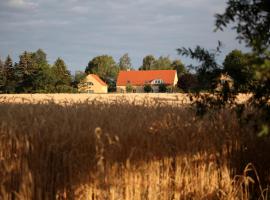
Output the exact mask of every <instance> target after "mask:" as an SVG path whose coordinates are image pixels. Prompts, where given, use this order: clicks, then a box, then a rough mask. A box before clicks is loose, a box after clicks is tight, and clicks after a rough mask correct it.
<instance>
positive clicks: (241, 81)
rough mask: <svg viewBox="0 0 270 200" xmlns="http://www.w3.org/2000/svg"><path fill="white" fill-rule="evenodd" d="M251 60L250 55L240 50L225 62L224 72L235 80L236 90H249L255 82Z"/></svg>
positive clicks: (234, 52) (231, 53) (235, 51)
mask: <svg viewBox="0 0 270 200" xmlns="http://www.w3.org/2000/svg"><path fill="white" fill-rule="evenodd" d="M250 60H251V57H250V55H249V54H244V53H242V52H241V51H240V50H233V51H232V52H230V53H229V54H228V55H227V56H226V58H225V60H224V63H223V66H224V71H225V72H227V73H228V74H229V75H230V76H231V77H232V78H233V79H234V86H235V88H236V89H239V90H247V89H248V87H249V85H250V84H251V83H252V81H253V77H254V70H253V68H252V66H251V64H250V62H251V61H250Z"/></svg>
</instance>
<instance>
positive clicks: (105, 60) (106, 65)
mask: <svg viewBox="0 0 270 200" xmlns="http://www.w3.org/2000/svg"><path fill="white" fill-rule="evenodd" d="M118 72H119V68H118V66H117V65H116V63H115V61H114V60H113V57H111V56H108V55H102V56H97V57H95V58H93V59H92V60H91V61H89V63H88V66H87V67H86V69H85V73H87V74H97V75H98V76H99V77H100V78H101V79H103V80H106V79H107V78H114V79H115V78H116V76H117V74H118Z"/></svg>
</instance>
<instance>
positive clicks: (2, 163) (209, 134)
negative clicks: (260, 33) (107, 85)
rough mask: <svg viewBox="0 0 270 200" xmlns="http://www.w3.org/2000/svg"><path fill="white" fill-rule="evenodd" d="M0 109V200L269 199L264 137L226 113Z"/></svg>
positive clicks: (138, 107)
mask: <svg viewBox="0 0 270 200" xmlns="http://www.w3.org/2000/svg"><path fill="white" fill-rule="evenodd" d="M0 110H1V112H0V187H1V188H0V199H5V200H14V199H22V200H26V199H33V200H41V199H42V200H52V199H57V200H58V199H59V200H60V199H112V200H113V199H123V200H129V199H134V200H136V199H149V200H152V199H230V200H231V199H243V200H247V199H251V198H260V199H267V198H269V194H268V185H269V182H270V181H269V180H270V172H269V169H270V158H269V155H268V152H270V151H269V150H270V145H269V142H270V141H269V137H264V138H260V137H257V133H256V131H255V128H254V126H253V124H252V123H247V124H245V125H243V124H242V123H240V122H239V119H238V118H237V116H236V115H235V114H234V113H233V112H232V111H231V110H221V111H219V112H216V113H214V114H213V113H212V114H211V115H206V116H204V117H203V118H201V117H197V116H196V112H195V111H194V110H193V108H191V107H182V106H172V105H169V104H164V103H159V102H151V103H149V102H147V101H145V102H143V103H140V104H136V102H130V101H125V100H124V99H118V100H116V101H111V102H110V103H106V102H104V101H97V100H95V101H85V102H81V103H72V104H71V103H67V104H61V105H59V104H57V103H55V102H54V101H46V103H44V102H42V101H40V102H35V104H31V103H27V104H14V103H2V104H0ZM247 112H255V111H254V110H252V108H250V111H247ZM247 114H248V113H247ZM249 163H252V164H249Z"/></svg>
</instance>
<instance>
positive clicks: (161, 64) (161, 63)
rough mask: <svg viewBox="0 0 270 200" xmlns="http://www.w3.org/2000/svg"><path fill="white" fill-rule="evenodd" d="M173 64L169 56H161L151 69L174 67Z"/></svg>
mask: <svg viewBox="0 0 270 200" xmlns="http://www.w3.org/2000/svg"><path fill="white" fill-rule="evenodd" d="M171 64H172V62H171V59H170V57H169V56H160V57H159V58H158V59H157V60H155V62H154V64H153V66H152V67H151V68H150V69H155V70H163V69H172V67H171Z"/></svg>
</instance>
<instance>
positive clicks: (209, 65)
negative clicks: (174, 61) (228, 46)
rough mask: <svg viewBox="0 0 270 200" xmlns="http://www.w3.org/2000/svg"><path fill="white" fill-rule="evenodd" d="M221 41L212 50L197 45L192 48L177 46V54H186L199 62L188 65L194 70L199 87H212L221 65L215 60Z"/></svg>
mask: <svg viewBox="0 0 270 200" xmlns="http://www.w3.org/2000/svg"><path fill="white" fill-rule="evenodd" d="M221 47H222V44H221V42H220V41H219V42H218V46H217V48H216V49H214V50H211V51H209V50H207V49H204V48H202V47H200V46H197V47H196V48H195V49H194V50H193V49H191V48H188V49H187V48H185V47H182V48H179V49H177V51H178V54H180V55H182V56H188V57H190V58H191V59H194V60H197V61H198V62H199V63H200V64H199V65H198V66H192V65H191V66H188V67H189V68H190V69H191V70H195V71H196V74H197V77H198V81H199V84H200V86H201V89H211V88H213V82H214V80H215V79H216V77H217V76H218V75H219V74H220V73H221V66H220V65H219V64H218V62H217V59H216V58H217V56H218V55H219V54H220V52H221V51H220V48H221Z"/></svg>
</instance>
